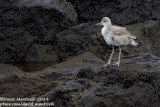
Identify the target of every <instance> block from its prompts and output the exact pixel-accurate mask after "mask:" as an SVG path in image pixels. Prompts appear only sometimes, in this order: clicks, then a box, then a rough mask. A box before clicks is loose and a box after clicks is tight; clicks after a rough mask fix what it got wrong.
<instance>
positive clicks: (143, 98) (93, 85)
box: [0, 52, 160, 107]
mask: <svg viewBox="0 0 160 107" xmlns="http://www.w3.org/2000/svg"><path fill="white" fill-rule="evenodd" d="M103 64H104V61H102V60H101V59H99V58H97V57H96V56H95V55H94V54H92V53H89V52H88V53H84V54H83V55H79V56H76V57H73V58H69V59H68V60H66V61H65V62H62V63H60V64H57V65H53V66H51V67H48V68H46V69H44V70H42V71H39V72H36V73H24V72H22V71H21V70H19V69H18V68H16V67H14V66H10V65H5V64H1V65H0V71H1V72H0V73H1V75H0V85H1V87H0V93H1V96H2V97H22V98H25V97H38V98H40V97H42V98H49V101H48V102H54V103H55V106H62V107H63V106H64V107H66V106H67V107H68V106H83V107H93V106H100V107H105V106H107V107H119V106H120V107H132V106H138V107H159V105H160V101H159V95H160V94H159V93H160V87H159V85H160V72H159V69H160V58H158V57H156V56H154V55H151V54H147V53H146V54H138V55H130V56H126V57H123V58H122V60H121V64H120V66H119V67H118V66H113V65H111V66H107V67H105V68H102V66H103ZM87 67H90V68H87ZM84 68H85V69H84ZM92 69H93V70H92ZM16 70H17V71H18V72H15V71H16ZM79 71H81V72H83V73H85V72H84V71H86V74H87V75H88V74H89V72H90V73H91V72H92V73H91V74H94V76H93V75H92V76H91V77H92V79H90V78H87V77H86V78H81V79H80V78H77V75H79ZM88 71H89V72H88ZM93 71H94V73H93ZM8 72H10V75H8V74H9V73H8ZM11 72H12V73H11Z"/></svg>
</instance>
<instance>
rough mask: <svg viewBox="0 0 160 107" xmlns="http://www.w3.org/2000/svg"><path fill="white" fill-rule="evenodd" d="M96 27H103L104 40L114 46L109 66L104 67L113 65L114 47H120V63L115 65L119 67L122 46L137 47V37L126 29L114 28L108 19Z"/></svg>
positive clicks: (104, 19)
mask: <svg viewBox="0 0 160 107" xmlns="http://www.w3.org/2000/svg"><path fill="white" fill-rule="evenodd" d="M96 25H103V28H102V30H101V33H102V35H103V37H104V40H105V42H106V43H107V44H108V45H112V53H111V56H110V58H109V60H108V62H107V64H105V65H104V67H105V66H107V65H110V64H111V59H112V56H113V54H114V46H118V47H119V57H118V62H116V63H115V64H113V65H118V66H119V64H120V57H121V46H123V45H133V46H137V45H138V43H137V42H136V41H135V39H136V36H133V35H132V34H131V33H130V32H129V31H127V29H126V28H125V27H119V26H113V25H112V24H111V20H110V19H109V18H108V17H104V18H103V19H102V20H101V22H100V23H98V24H96Z"/></svg>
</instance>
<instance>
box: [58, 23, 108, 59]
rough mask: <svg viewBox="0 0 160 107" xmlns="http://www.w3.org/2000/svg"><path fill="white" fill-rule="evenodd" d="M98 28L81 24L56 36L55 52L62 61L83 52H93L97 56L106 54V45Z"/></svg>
mask: <svg viewBox="0 0 160 107" xmlns="http://www.w3.org/2000/svg"><path fill="white" fill-rule="evenodd" d="M99 31H100V30H99V27H98V28H95V27H94V26H93V25H91V24H88V23H83V24H80V25H78V26H75V27H72V28H71V29H68V30H65V31H63V32H60V33H58V34H57V35H56V42H55V43H56V44H55V51H56V53H58V55H59V57H61V58H62V59H65V58H68V57H71V56H76V55H79V54H81V53H83V52H87V51H90V52H94V53H97V55H100V54H103V53H106V52H107V51H108V50H107V48H106V47H107V44H106V43H105V42H104V39H103V37H102V36H101V35H99V36H98V33H99Z"/></svg>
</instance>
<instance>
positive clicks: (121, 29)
mask: <svg viewBox="0 0 160 107" xmlns="http://www.w3.org/2000/svg"><path fill="white" fill-rule="evenodd" d="M110 30H111V31H112V32H113V35H117V36H122V35H131V34H130V33H129V32H128V31H127V29H126V28H125V27H119V26H111V28H110Z"/></svg>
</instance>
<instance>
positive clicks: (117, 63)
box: [113, 46, 121, 66]
mask: <svg viewBox="0 0 160 107" xmlns="http://www.w3.org/2000/svg"><path fill="white" fill-rule="evenodd" d="M120 59H121V47H120V46H119V56H118V62H116V63H114V64H113V65H118V66H119V64H120Z"/></svg>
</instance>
